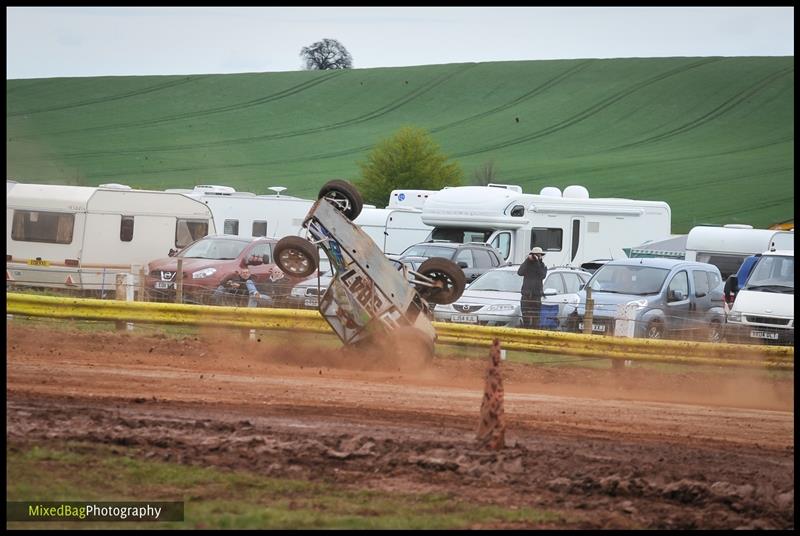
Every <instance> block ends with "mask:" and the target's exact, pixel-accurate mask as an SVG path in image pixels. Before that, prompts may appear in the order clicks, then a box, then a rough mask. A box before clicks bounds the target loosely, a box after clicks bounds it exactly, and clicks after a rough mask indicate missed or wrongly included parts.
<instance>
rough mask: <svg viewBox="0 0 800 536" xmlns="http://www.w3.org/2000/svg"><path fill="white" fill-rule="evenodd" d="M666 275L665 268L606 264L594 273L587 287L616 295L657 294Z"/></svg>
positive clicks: (667, 272) (666, 270)
mask: <svg viewBox="0 0 800 536" xmlns="http://www.w3.org/2000/svg"><path fill="white" fill-rule="evenodd" d="M668 274H669V270H668V269H666V268H654V267H652V266H629V265H624V266H619V265H609V264H606V265H605V266H603V267H601V268H599V269H598V270H597V271H596V272H595V273H594V276H593V277H592V279H591V281H589V283H588V287H589V288H591V289H592V290H593V291H597V292H613V293H616V294H637V295H645V294H658V293H659V292H660V291H661V287H662V286H663V285H664V280H665V279H666V278H667V275H668Z"/></svg>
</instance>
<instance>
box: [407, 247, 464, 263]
mask: <svg viewBox="0 0 800 536" xmlns="http://www.w3.org/2000/svg"><path fill="white" fill-rule="evenodd" d="M453 251H454V250H453V248H445V247H442V246H434V245H430V244H416V245H413V246H410V247H408V248H407V249H406V250H405V251H404V252H403V253H402V256H403V257H444V258H445V259H449V258H450V257H452V256H453Z"/></svg>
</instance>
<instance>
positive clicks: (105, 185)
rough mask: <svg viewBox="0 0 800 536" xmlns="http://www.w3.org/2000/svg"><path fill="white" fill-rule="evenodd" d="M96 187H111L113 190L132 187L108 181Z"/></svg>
mask: <svg viewBox="0 0 800 536" xmlns="http://www.w3.org/2000/svg"><path fill="white" fill-rule="evenodd" d="M98 188H112V189H114V190H131V189H132V188H131V187H130V186H128V185H127V184H119V183H117V182H109V183H106V184H101V185H100V186H98Z"/></svg>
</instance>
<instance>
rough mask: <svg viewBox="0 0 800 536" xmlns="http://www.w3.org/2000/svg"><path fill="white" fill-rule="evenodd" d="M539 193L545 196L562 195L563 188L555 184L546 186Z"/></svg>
mask: <svg viewBox="0 0 800 536" xmlns="http://www.w3.org/2000/svg"><path fill="white" fill-rule="evenodd" d="M539 195H543V196H545V197H561V190H559V189H558V188H556V187H555V186H545V187H544V188H542V190H541V191H540V192H539Z"/></svg>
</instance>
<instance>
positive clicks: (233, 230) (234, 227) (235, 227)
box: [222, 220, 239, 236]
mask: <svg viewBox="0 0 800 536" xmlns="http://www.w3.org/2000/svg"><path fill="white" fill-rule="evenodd" d="M222 232H223V233H225V234H230V235H236V236H239V220H225V227H224V229H223V231H222Z"/></svg>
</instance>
